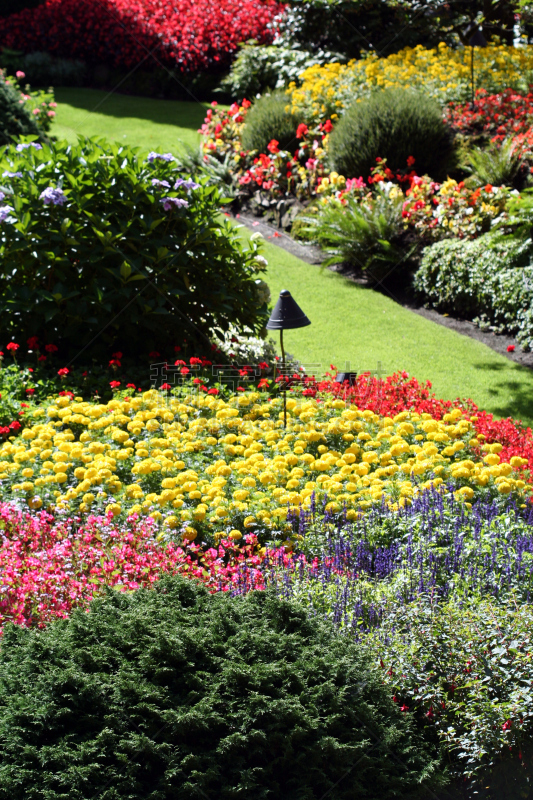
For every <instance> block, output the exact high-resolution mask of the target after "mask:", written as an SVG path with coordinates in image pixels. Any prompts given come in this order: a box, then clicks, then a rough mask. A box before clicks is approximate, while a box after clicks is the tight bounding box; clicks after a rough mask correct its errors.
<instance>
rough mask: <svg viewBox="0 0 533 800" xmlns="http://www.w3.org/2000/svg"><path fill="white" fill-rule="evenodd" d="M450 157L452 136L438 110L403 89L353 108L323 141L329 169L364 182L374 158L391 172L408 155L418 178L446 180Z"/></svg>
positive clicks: (383, 93)
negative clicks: (363, 179) (380, 159)
mask: <svg viewBox="0 0 533 800" xmlns="http://www.w3.org/2000/svg"><path fill="white" fill-rule="evenodd" d="M452 154H453V140H452V134H451V131H450V129H449V128H448V127H447V126H446V124H445V123H444V122H443V120H442V112H441V109H440V107H439V105H438V104H437V103H436V102H435V101H433V100H432V99H431V98H429V97H426V96H424V95H423V94H421V93H418V92H413V91H409V90H406V89H385V90H383V91H377V92H375V93H374V94H372V95H371V96H370V97H368V98H366V99H365V100H362V101H361V102H359V103H355V104H354V105H353V106H352V107H351V108H349V109H348V110H347V112H346V113H345V114H344V116H343V117H342V118H341V119H340V120H339V122H338V123H337V125H336V126H335V128H334V130H333V132H332V133H331V137H330V141H329V157H330V161H331V163H332V165H333V168H334V169H335V170H336V171H337V172H339V173H341V174H342V175H344V176H345V177H347V178H357V177H359V176H362V177H363V178H365V179H366V178H367V177H368V176H369V175H370V171H371V169H373V167H375V166H376V158H378V157H381V158H386V159H387V164H388V166H389V168H390V169H391V170H393V171H396V170H401V169H405V166H406V162H407V159H408V158H409V156H413V157H414V158H415V159H416V170H417V173H418V174H419V175H426V174H427V175H430V176H431V177H432V178H434V179H435V180H439V179H443V178H445V177H446V175H447V170H448V167H449V165H450V161H451V157H452Z"/></svg>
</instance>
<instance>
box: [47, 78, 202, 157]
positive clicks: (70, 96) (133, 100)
mask: <svg viewBox="0 0 533 800" xmlns="http://www.w3.org/2000/svg"><path fill="white" fill-rule="evenodd" d="M56 100H57V103H58V107H57V116H56V118H55V120H54V125H53V130H52V133H53V135H54V136H56V137H57V138H59V139H67V140H68V141H69V142H75V141H77V138H78V136H79V135H82V136H105V137H106V138H107V139H110V140H112V141H115V142H121V143H125V144H130V145H134V146H137V147H140V148H141V149H142V151H143V152H149V151H150V150H155V151H158V152H164V153H168V152H170V153H177V152H179V150H180V149H182V148H183V146H184V145H185V146H189V147H195V146H197V145H198V144H199V142H200V135H199V134H198V128H199V127H200V125H201V124H202V122H203V120H204V117H205V111H206V108H207V107H208V105H209V104H208V103H195V102H184V101H179V100H155V99H153V98H150V97H131V96H130V95H121V94H115V93H113V94H110V93H109V92H104V91H100V90H98V89H70V88H63V89H61V88H59V89H56Z"/></svg>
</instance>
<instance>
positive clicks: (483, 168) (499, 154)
mask: <svg viewBox="0 0 533 800" xmlns="http://www.w3.org/2000/svg"><path fill="white" fill-rule="evenodd" d="M466 160H467V169H468V170H469V171H470V172H471V173H472V175H473V176H474V178H475V180H476V181H477V182H478V183H479V184H480V185H484V184H487V183H490V184H492V185H493V186H513V185H514V184H515V182H516V179H517V177H518V174H519V171H520V156H519V155H517V154H516V152H515V147H514V145H513V141H512V139H506V140H505V141H504V142H502V143H501V146H497V145H495V144H492V145H490V146H489V147H486V148H483V147H474V148H472V150H470V151H469V152H468V153H467V159H466Z"/></svg>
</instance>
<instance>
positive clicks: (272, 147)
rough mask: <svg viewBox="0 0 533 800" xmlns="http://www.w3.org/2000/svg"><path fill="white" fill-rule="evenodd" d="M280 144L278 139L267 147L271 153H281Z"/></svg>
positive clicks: (271, 141)
mask: <svg viewBox="0 0 533 800" xmlns="http://www.w3.org/2000/svg"><path fill="white" fill-rule="evenodd" d="M278 145H279V142H278V140H277V139H271V140H270V142H269V143H268V145H267V150H268V152H269V153H279V147H278Z"/></svg>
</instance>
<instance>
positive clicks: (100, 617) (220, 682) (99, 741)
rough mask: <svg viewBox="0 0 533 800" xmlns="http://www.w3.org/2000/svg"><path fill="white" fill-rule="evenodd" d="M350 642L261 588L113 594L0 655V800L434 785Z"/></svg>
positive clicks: (341, 794) (405, 790) (412, 735)
mask: <svg viewBox="0 0 533 800" xmlns="http://www.w3.org/2000/svg"><path fill="white" fill-rule="evenodd" d="M412 725H413V722H412V718H411V715H407V714H405V713H402V712H401V711H400V710H399V708H398V706H397V705H395V704H394V703H393V701H392V699H391V698H390V696H389V694H388V692H387V690H386V689H385V687H384V685H383V683H382V680H381V676H380V675H379V674H378V672H376V671H374V670H373V669H371V668H370V667H369V665H368V662H367V661H366V660H365V659H364V658H363V657H362V655H361V651H360V649H359V648H358V646H357V645H355V644H354V643H353V642H351V641H350V639H348V638H344V637H342V636H338V635H336V634H335V633H334V632H333V630H332V629H331V628H330V627H329V626H326V624H325V623H324V622H322V621H320V620H317V619H314V620H311V619H310V618H309V617H308V616H307V613H306V611H305V610H303V609H301V608H299V607H298V606H295V605H292V604H289V603H288V602H286V601H283V600H279V599H277V598H276V597H275V596H274V595H272V594H270V593H265V592H255V593H252V594H250V595H248V596H245V597H239V598H232V597H230V596H229V595H227V594H225V593H220V594H216V595H210V594H209V593H208V592H207V590H205V589H204V588H201V587H200V586H197V585H196V584H195V583H194V582H192V581H189V580H186V579H183V578H166V579H163V580H161V581H160V582H159V583H158V584H156V586H155V588H154V589H152V590H139V591H137V592H135V593H132V594H120V593H115V594H113V593H111V591H110V592H109V596H108V597H107V598H105V599H104V600H101V601H95V602H93V603H92V604H91V606H90V608H89V611H88V613H87V612H85V611H80V612H75V613H74V615H73V616H72V617H71V619H69V620H61V621H59V622H56V623H53V624H51V625H50V626H49V627H48V628H46V629H44V630H28V629H24V628H21V627H15V626H11V627H8V628H7V629H6V631H5V634H4V639H3V641H2V648H1V650H0V798H1V799H2V800H4V798H5V800H7V799H8V798H9V800H37V798H42V797H46V798H47V800H59V798H67V797H68V798H69V800H86V799H87V798H88V797H93V796H98V797H99V798H102V800H104V798H105V799H106V800H111V798H113V800H119V799H121V798H124V800H125V799H126V798H128V800H137V798H139V799H140V798H143V800H144V799H145V798H152V799H153V800H165V799H166V798H169V800H170V798H172V799H173V800H174V799H175V798H193V797H204V798H210V799H212V800H215V798H216V800H222V798H228V799H229V798H236V797H242V798H243V799H244V798H250V800H252V798H254V800H255V799H256V798H265V800H266V798H276V800H289V798H296V797H298V798H301V800H313V799H314V798H316V800H318V798H322V797H324V796H325V795H328V796H329V797H331V798H332V800H344V798H346V800H348V798H354V797H358V798H367V799H368V800H370V799H371V798H375V799H376V800H378V798H379V800H386V799H387V798H393V797H394V798H399V797H406V796H409V797H414V796H417V795H419V794H422V795H423V794H424V792H425V793H427V786H428V785H429V784H427V785H426V789H424V785H425V784H424V781H425V779H426V778H427V779H429V781H430V782H431V786H432V787H434V786H435V783H437V784H438V783H439V772H438V771H437V767H438V762H437V760H436V758H435V755H434V752H433V747H432V746H431V745H427V744H424V742H423V741H422V740H421V738H420V736H419V735H418V734H417V733H416V731H415V730H413V727H412Z"/></svg>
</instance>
